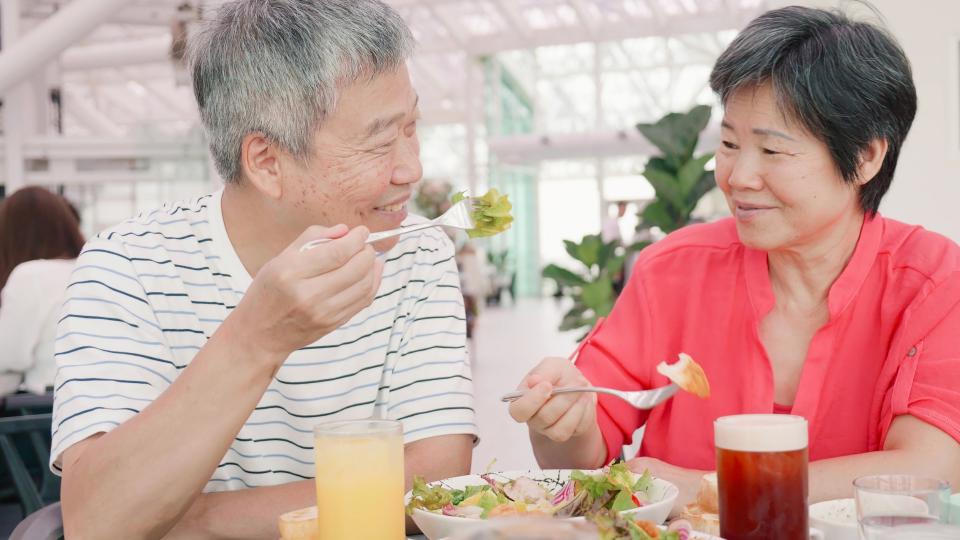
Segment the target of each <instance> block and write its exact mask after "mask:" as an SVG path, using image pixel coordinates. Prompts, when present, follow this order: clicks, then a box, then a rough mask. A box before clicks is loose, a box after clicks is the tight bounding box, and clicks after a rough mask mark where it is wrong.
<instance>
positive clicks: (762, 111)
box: [716, 84, 862, 251]
mask: <svg viewBox="0 0 960 540" xmlns="http://www.w3.org/2000/svg"><path fill="white" fill-rule="evenodd" d="M721 129H722V130H721V144H720V148H719V150H718V151H717V165H716V178H717V185H718V186H719V187H720V189H721V190H722V191H723V194H724V196H725V197H726V199H727V204H728V205H729V207H730V211H731V212H732V213H733V215H734V217H735V218H736V223H737V232H738V233H739V235H740V241H741V242H743V243H744V244H745V245H747V246H749V247H752V248H755V249H762V250H765V251H776V250H791V249H795V248H799V247H801V246H804V245H809V244H814V243H816V242H817V241H818V240H819V239H822V238H827V237H828V236H829V235H830V231H831V230H833V229H835V228H836V227H837V226H838V224H841V223H843V222H845V221H849V220H850V219H852V218H857V217H859V215H860V214H861V213H862V212H861V209H860V206H859V202H858V198H857V195H858V185H856V184H853V183H848V182H844V180H843V177H842V176H841V174H840V172H839V170H838V169H837V167H836V165H835V164H834V161H833V158H832V157H831V156H830V152H829V151H828V150H827V146H826V145H825V144H824V143H823V142H822V141H820V140H819V139H817V138H816V137H814V136H813V135H812V134H810V133H809V132H807V131H806V129H804V128H803V127H801V126H799V125H798V124H796V123H795V122H791V121H788V120H787V119H786V118H785V117H784V115H783V114H782V113H781V111H780V110H779V108H778V107H777V104H776V100H775V98H774V94H773V90H772V88H771V87H770V85H769V84H764V85H760V86H756V87H752V88H745V89H742V90H739V91H737V92H735V93H734V94H733V95H731V96H730V98H729V99H728V100H727V103H726V106H725V108H724V118H723V124H722V128H721Z"/></svg>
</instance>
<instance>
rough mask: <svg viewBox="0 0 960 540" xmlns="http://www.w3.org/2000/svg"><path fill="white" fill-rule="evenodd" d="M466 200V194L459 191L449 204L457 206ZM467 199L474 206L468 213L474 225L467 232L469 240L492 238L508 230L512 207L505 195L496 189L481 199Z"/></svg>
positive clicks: (511, 218)
mask: <svg viewBox="0 0 960 540" xmlns="http://www.w3.org/2000/svg"><path fill="white" fill-rule="evenodd" d="M467 198H468V197H467V195H466V192H464V191H461V192H459V193H456V194H454V195H453V199H452V200H451V202H452V203H453V204H457V203H458V202H460V201H462V200H464V199H467ZM469 198H470V199H472V200H473V201H474V203H475V204H476V206H475V208H474V209H473V211H472V212H471V213H470V217H471V218H473V224H474V228H473V229H470V230H468V231H467V234H468V235H469V236H470V238H479V237H482V236H493V235H495V234H498V233H502V232H503V231H505V230H507V229H509V228H510V224H511V223H512V222H513V216H511V215H510V211H511V210H512V209H513V205H512V204H510V199H509V198H508V197H507V195H502V194H501V193H500V192H499V191H497V188H491V189H490V191H488V192H486V193H484V194H483V196H482V197H469Z"/></svg>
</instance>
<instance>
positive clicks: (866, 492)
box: [853, 474, 960, 540]
mask: <svg viewBox="0 0 960 540" xmlns="http://www.w3.org/2000/svg"><path fill="white" fill-rule="evenodd" d="M853 487H854V490H855V493H854V495H855V497H856V501H857V520H858V521H859V522H860V534H861V535H862V536H863V538H866V539H868V540H871V539H874V538H886V536H883V535H885V534H888V533H894V534H897V531H900V530H911V531H912V530H913V529H911V527H912V528H914V529H922V528H923V526H927V527H933V526H935V525H936V524H940V523H946V522H947V521H948V518H949V505H950V502H949V500H950V483H949V482H947V481H945V480H938V479H936V478H924V477H921V476H912V475H908V474H883V475H876V476H864V477H861V478H857V479H856V480H854V481H853ZM958 537H960V536H958ZM903 538H913V536H911V535H907V536H903Z"/></svg>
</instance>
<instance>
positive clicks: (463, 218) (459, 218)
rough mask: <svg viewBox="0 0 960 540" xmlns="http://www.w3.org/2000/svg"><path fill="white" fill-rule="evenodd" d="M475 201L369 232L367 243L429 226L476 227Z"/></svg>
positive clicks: (313, 243) (320, 241) (309, 244)
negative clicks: (403, 224)
mask: <svg viewBox="0 0 960 540" xmlns="http://www.w3.org/2000/svg"><path fill="white" fill-rule="evenodd" d="M476 205H477V203H476V202H475V201H474V200H473V199H472V198H470V197H467V198H466V199H464V200H462V201H460V202H458V203H457V204H455V205H453V206H451V207H450V208H449V209H448V210H447V211H446V212H444V213H443V214H442V215H441V216H439V217H437V218H436V219H432V220H430V221H426V222H423V223H415V224H413V225H407V226H406V227H398V228H396V229H390V230H389V231H380V232H375V233H370V236H368V237H367V243H368V244H372V243H374V242H379V241H380V240H385V239H387V238H391V237H394V236H400V235H401V234H407V233H412V232H416V231H422V230H423V229H429V228H430V227H453V228H456V229H464V230H469V229H473V228H474V227H476V224H475V223H474V222H473V217H471V216H470V212H472V211H473V210H474V208H475V207H476ZM329 241H330V239H329V238H320V239H317V240H311V241H309V242H307V243H306V244H304V245H303V246H301V247H300V251H306V250H308V249H313V248H315V247H317V246H319V245H320V244H323V243H325V242H329Z"/></svg>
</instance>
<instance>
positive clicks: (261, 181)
mask: <svg viewBox="0 0 960 540" xmlns="http://www.w3.org/2000/svg"><path fill="white" fill-rule="evenodd" d="M282 158H283V155H282V150H280V149H279V148H278V147H277V145H275V144H273V143H271V142H270V141H269V140H267V138H266V137H265V136H264V135H263V134H262V133H248V134H247V135H246V136H245V137H244V138H243V140H242V141H241V143H240V170H241V172H242V173H243V177H244V179H246V180H247V181H248V182H250V184H251V185H252V186H253V187H254V188H256V189H257V191H259V192H261V193H263V194H264V195H266V196H268V197H270V198H272V199H279V198H280V197H281V196H283V174H282Z"/></svg>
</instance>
